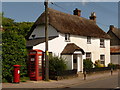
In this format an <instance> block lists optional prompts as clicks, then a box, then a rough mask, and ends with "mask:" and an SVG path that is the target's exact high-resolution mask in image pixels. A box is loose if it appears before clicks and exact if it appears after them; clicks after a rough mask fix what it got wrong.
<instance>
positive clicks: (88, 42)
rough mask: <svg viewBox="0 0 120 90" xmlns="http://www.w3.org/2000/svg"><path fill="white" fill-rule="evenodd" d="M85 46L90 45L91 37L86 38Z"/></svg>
mask: <svg viewBox="0 0 120 90" xmlns="http://www.w3.org/2000/svg"><path fill="white" fill-rule="evenodd" d="M87 44H91V37H90V36H87Z"/></svg>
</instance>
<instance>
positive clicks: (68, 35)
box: [65, 34, 70, 42]
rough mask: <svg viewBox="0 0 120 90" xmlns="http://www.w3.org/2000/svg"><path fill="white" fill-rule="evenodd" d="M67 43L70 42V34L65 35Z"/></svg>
mask: <svg viewBox="0 0 120 90" xmlns="http://www.w3.org/2000/svg"><path fill="white" fill-rule="evenodd" d="M65 41H67V42H69V41H70V34H65Z"/></svg>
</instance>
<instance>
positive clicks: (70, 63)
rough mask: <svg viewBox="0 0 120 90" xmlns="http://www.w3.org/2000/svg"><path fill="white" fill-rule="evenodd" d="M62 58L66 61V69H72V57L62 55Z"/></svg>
mask: <svg viewBox="0 0 120 90" xmlns="http://www.w3.org/2000/svg"><path fill="white" fill-rule="evenodd" d="M62 57H63V58H64V59H65V60H66V64H67V69H68V70H72V69H73V55H62Z"/></svg>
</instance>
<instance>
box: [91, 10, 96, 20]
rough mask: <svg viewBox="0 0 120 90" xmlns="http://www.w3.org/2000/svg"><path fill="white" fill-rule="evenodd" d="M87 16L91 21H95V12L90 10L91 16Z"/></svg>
mask: <svg viewBox="0 0 120 90" xmlns="http://www.w3.org/2000/svg"><path fill="white" fill-rule="evenodd" d="M89 18H90V20H93V21H95V22H96V13H95V12H92V13H91V16H90V17H89Z"/></svg>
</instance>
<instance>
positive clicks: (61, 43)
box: [33, 29, 68, 56]
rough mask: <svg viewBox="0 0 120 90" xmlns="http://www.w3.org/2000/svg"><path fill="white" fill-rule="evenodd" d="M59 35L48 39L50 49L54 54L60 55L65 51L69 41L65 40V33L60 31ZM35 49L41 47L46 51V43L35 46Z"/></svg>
mask: <svg viewBox="0 0 120 90" xmlns="http://www.w3.org/2000/svg"><path fill="white" fill-rule="evenodd" d="M54 30H55V29H54ZM58 35H59V37H56V38H54V39H52V40H49V41H48V51H49V52H53V55H57V56H60V54H61V52H62V51H63V49H64V48H65V46H66V45H67V43H68V42H65V37H64V34H60V33H58ZM33 49H41V50H43V51H45V43H41V44H38V45H36V46H33Z"/></svg>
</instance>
